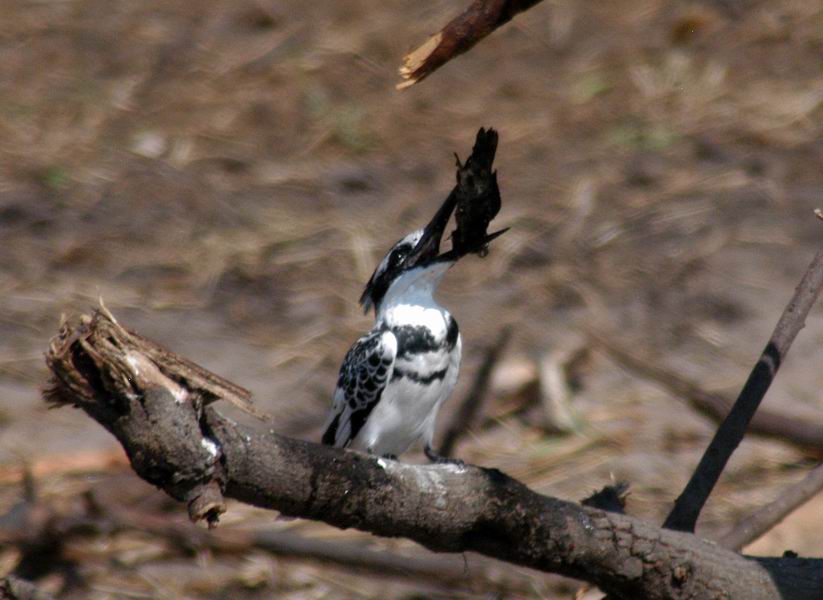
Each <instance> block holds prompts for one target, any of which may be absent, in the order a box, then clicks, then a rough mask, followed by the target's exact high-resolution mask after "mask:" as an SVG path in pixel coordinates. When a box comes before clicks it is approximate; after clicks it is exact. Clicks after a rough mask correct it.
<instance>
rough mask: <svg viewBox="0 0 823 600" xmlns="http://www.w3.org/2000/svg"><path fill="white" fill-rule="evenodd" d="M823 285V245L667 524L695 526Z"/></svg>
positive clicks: (689, 528)
mask: <svg viewBox="0 0 823 600" xmlns="http://www.w3.org/2000/svg"><path fill="white" fill-rule="evenodd" d="M821 288H823V250H820V251H819V252H818V253H817V254H816V255H815V257H814V259H812V262H811V264H810V265H809V268H808V269H807V270H806V273H805V275H803V279H802V280H801V281H800V284H799V285H798V286H797V289H796V290H795V292H794V296H792V299H791V300H790V301H789V304H788V305H787V306H786V308H785V310H784V311H783V314H782V315H780V320H779V321H778V322H777V325H776V326H775V328H774V332H773V333H772V336H771V338H770V339H769V342H768V343H767V344H766V348H765V349H764V350H763V353H762V354H761V355H760V358H759V359H758V361H757V363H756V364H755V366H754V368H753V369H752V372H751V374H750V375H749V378H748V379H747V380H746V383H745V384H744V385H743V389H742V390H741V391H740V395H739V396H738V397H737V401H736V402H735V403H734V406H732V409H731V411H730V412H729V414H728V415H727V416H726V418H725V419H724V420H723V422H722V423H720V426H719V427H718V428H717V432H716V433H715V434H714V438H712V441H711V442H710V443H709V446H708V448H706V451H705V453H704V454H703V457H702V458H701V459H700V463H699V464H698V465H697V468H696V469H695V471H694V473H693V474H692V477H691V479H689V482H688V484H686V487H685V488H684V490H683V493H681V494H680V496H679V497H678V498H677V501H676V502H675V504H674V508H673V509H672V511H671V512H670V513H669V516H668V517H666V521H665V523H663V526H664V527H666V528H668V529H676V530H679V531H694V528H695V525H696V524H697V518H698V516H699V515H700V511H701V510H702V509H703V505H704V504H705V503H706V500H708V498H709V495H710V494H711V492H712V489H714V486H715V484H716V483H717V480H718V479H719V478H720V474H721V473H722V472H723V469H724V468H725V466H726V463H727V462H728V460H729V458H730V457H731V455H732V453H733V452H734V451H735V449H736V448H737V446H738V444H740V441H741V440H742V439H743V436H744V435H745V434H746V428H747V427H748V426H749V422H750V421H751V420H752V417H753V416H754V414H755V412H756V411H757V408H758V407H759V406H760V401H761V400H763V396H765V395H766V391H768V389H769V386H770V385H771V383H772V381H773V380H774V377H775V375H777V370H778V369H779V368H780V365H781V363H782V362H783V361H784V360H785V358H786V354H787V353H788V352H789V348H791V345H792V342H793V341H794V338H795V337H796V336H797V334H798V332H799V331H800V330H801V329H802V328H803V326H804V325H805V324H806V316H807V315H808V314H809V311H810V310H811V308H812V306H813V305H814V303H815V301H816V300H817V297H818V295H819V294H820V289H821Z"/></svg>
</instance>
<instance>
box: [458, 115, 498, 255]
mask: <svg viewBox="0 0 823 600" xmlns="http://www.w3.org/2000/svg"><path fill="white" fill-rule="evenodd" d="M496 152H497V132H496V131H495V130H494V129H491V128H489V129H485V128H482V127H481V128H480V131H478V132H477V139H476V140H475V142H474V147H473V148H472V153H471V155H470V156H469V158H468V159H466V162H465V163H461V162H460V158H459V157H458V156H457V155H455V158H456V159H457V187H456V188H455V192H456V195H457V209H456V210H455V215H454V217H455V221H456V222H457V229H455V230H454V231H453V232H452V244H453V245H452V248H453V250H454V251H455V252H456V253H457V254H458V255H461V256H462V255H464V254H469V253H472V252H475V253H478V254H480V255H481V256H484V255H485V254H486V253H487V252H488V244H489V242H490V241H491V240H493V239H494V238H496V237H497V236H498V235H500V234H501V233H503V231H505V230H503V231H497V232H495V233H493V234H488V233H487V232H488V228H489V223H491V221H492V219H494V217H495V216H496V215H497V213H498V212H499V211H500V189H499V188H498V187H497V171H492V164H493V163H494V155H495V153H496Z"/></svg>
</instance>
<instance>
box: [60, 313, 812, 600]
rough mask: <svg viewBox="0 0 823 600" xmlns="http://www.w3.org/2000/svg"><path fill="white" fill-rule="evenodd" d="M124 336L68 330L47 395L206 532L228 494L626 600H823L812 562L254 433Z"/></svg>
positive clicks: (101, 326) (446, 473)
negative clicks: (109, 439) (98, 433)
mask: <svg viewBox="0 0 823 600" xmlns="http://www.w3.org/2000/svg"><path fill="white" fill-rule="evenodd" d="M124 332H125V330H123V329H122V328H120V326H119V325H118V324H117V323H116V321H114V320H113V318H111V316H110V315H108V313H105V312H103V311H98V312H97V313H96V314H95V315H94V317H92V318H85V319H84V320H81V322H80V324H79V325H77V326H72V325H70V324H67V325H65V326H64V328H63V330H61V333H60V335H59V336H58V337H57V338H55V340H54V341H53V342H52V345H51V348H50V351H49V354H48V356H47V360H48V363H49V366H50V367H51V369H52V371H53V373H54V380H53V387H52V389H51V390H50V392H49V396H48V397H49V398H50V399H51V400H52V401H59V402H62V403H70V404H73V405H75V406H78V407H80V408H82V409H83V410H85V411H86V412H87V413H88V414H89V415H90V416H92V417H93V418H95V419H96V420H98V421H99V422H100V423H101V424H102V425H103V426H104V427H106V428H107V429H108V430H109V431H111V432H112V433H113V434H114V435H115V436H116V437H117V439H118V440H119V441H120V442H121V443H122V444H123V446H124V448H125V449H126V452H127V453H128V455H129V457H130V459H131V461H132V465H133V467H134V468H135V471H136V472H137V473H138V474H139V475H140V476H141V477H143V478H144V479H146V480H147V481H149V482H151V483H153V484H154V485H157V486H158V487H160V488H162V489H164V490H165V491H166V492H168V493H169V494H170V495H172V496H173V497H175V498H177V499H179V500H183V501H186V502H188V503H189V513H190V515H191V517H192V518H193V519H195V520H197V519H205V520H207V521H208V522H209V523H210V524H214V523H216V520H217V517H218V516H219V514H220V512H221V511H222V510H223V502H222V496H223V495H225V496H226V497H232V498H236V499H237V500H240V501H242V502H246V503H249V504H253V505H255V506H259V507H263V508H269V509H274V510H278V511H280V512H281V513H283V514H285V515H289V516H295V517H303V518H308V519H315V520H320V521H324V522H326V523H329V524H330V525H334V526H336V527H341V528H348V527H354V528H357V529H360V530H363V531H368V532H371V533H374V534H375V535H380V536H386V537H405V538H409V539H412V540H414V541H416V542H418V543H420V544H422V545H423V546H426V547H427V548H430V549H431V550H434V551H436V552H463V551H474V552H479V553H481V554H485V555H487V556H491V557H493V558H497V559H500V560H504V561H508V562H511V563H515V564H519V565H523V566H527V567H532V568H535V569H538V570H542V571H547V572H553V573H559V574H562V575H567V576H571V577H576V578H578V579H583V580H586V581H589V582H591V583H594V584H596V585H598V586H599V587H600V588H601V589H603V590H604V591H606V592H609V593H613V594H616V595H618V596H621V597H624V598H648V599H650V600H656V599H661V600H662V599H664V598H674V599H686V598H694V599H715V598H728V599H740V600H767V599H768V600H774V599H778V598H782V599H783V600H806V599H812V598H815V599H819V598H821V590H823V560H820V559H799V558H794V557H787V558H781V559H756V558H748V557H744V556H741V555H739V554H736V553H734V552H732V551H730V550H727V549H724V548H721V547H719V546H717V545H715V544H713V543H710V542H707V541H704V540H701V539H699V538H697V537H695V536H694V535H692V534H689V533H682V532H677V531H671V530H664V529H661V528H659V527H657V526H655V525H653V524H650V523H646V522H643V521H641V520H639V519H636V518H632V517H628V516H624V515H620V514H616V513H610V512H606V511H603V510H599V509H596V508H591V507H583V506H580V505H578V504H575V503H572V502H566V501H563V500H559V499H556V498H552V497H549V496H544V495H541V494H537V493H535V492H533V491H531V490H530V489H528V488H527V487H526V486H525V485H523V484H522V483H520V482H518V481H515V480H514V479H511V478H510V477H508V476H506V475H505V474H503V473H501V472H500V471H497V470H494V469H484V468H480V467H475V466H465V467H462V466H456V465H425V466H420V465H407V464H403V463H400V462H397V461H392V460H384V459H378V458H374V457H370V456H367V455H363V454H359V453H356V452H351V451H346V450H339V449H336V448H329V447H326V446H321V445H319V444H314V443H310V442H306V441H302V440H297V439H293V438H288V437H285V436H281V435H278V434H275V433H274V432H273V431H269V432H266V433H260V432H256V431H253V430H251V429H250V428H247V427H243V426H241V425H238V424H236V423H233V422H232V421H230V420H228V419H226V418H224V417H222V416H221V415H220V414H219V413H218V412H217V410H215V408H214V407H213V406H209V407H207V408H205V409H204V408H202V404H201V403H198V402H196V401H192V399H194V398H196V397H197V396H198V391H197V390H191V389H188V390H186V393H184V394H181V393H180V389H179V388H180V384H179V382H178V381H176V379H177V377H176V374H175V372H174V370H173V369H172V370H169V369H168V368H165V369H161V368H160V365H157V366H156V368H154V369H153V368H151V367H150V366H149V364H148V363H146V362H144V361H145V360H148V359H146V358H145V355H140V356H138V354H137V353H138V350H137V349H135V348H134V347H133V346H129V347H128V350H127V353H126V356H127V357H128V360H126V359H123V357H122V356H120V351H119V350H118V345H116V344H112V343H111V340H112V339H113V338H117V337H118V336H123V335H126V333H124ZM123 347H125V346H123ZM203 506H207V507H212V510H206V511H205V512H204V511H203V510H202V507H203ZM193 507H195V509H193ZM196 507H200V510H198V509H196Z"/></svg>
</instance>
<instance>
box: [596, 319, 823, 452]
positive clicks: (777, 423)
mask: <svg viewBox="0 0 823 600" xmlns="http://www.w3.org/2000/svg"><path fill="white" fill-rule="evenodd" d="M587 336H588V337H589V339H590V340H591V342H592V343H593V344H595V345H596V346H597V347H598V348H600V349H601V350H603V351H604V352H606V354H608V355H609V356H610V357H611V358H612V359H613V360H615V361H616V362H617V363H618V364H620V365H621V366H622V367H624V368H626V369H628V370H629V371H632V372H633V373H635V374H637V375H639V376H641V377H644V378H646V379H649V380H650V381H653V382H655V383H657V384H659V385H661V386H662V387H664V388H665V389H667V390H669V391H670V392H671V393H672V395H673V396H674V397H675V398H678V399H680V400H684V401H685V402H687V403H688V404H689V405H690V406H691V407H692V408H694V409H695V410H696V411H697V412H699V413H701V414H703V415H706V416H707V417H709V418H710V419H712V420H714V421H717V422H720V421H722V420H723V419H724V418H725V417H726V416H727V415H728V414H729V411H730V410H731V408H732V405H733V401H732V399H731V398H728V397H726V396H724V395H722V394H718V393H715V392H709V391H707V390H705V389H703V387H701V386H700V384H699V383H697V382H696V381H692V380H690V379H687V378H685V377H683V376H682V375H681V374H680V373H678V372H676V371H673V370H670V369H667V368H665V367H663V366H661V365H660V364H658V363H657V359H655V358H653V357H651V356H647V355H643V354H640V353H639V352H637V351H636V350H630V349H629V348H627V347H626V346H624V345H623V344H621V343H619V342H618V341H617V340H616V338H615V337H614V336H608V335H605V334H604V333H601V332H596V331H594V330H592V329H589V330H588V331H587ZM749 432H750V433H756V434H760V435H765V436H768V437H774V438H777V439H780V440H783V441H784V442H790V443H792V444H797V445H798V446H801V447H802V448H804V449H806V450H811V451H814V452H816V453H821V452H823V421H810V420H808V419H798V418H797V417H792V416H791V415H786V414H782V413H778V412H775V411H773V410H768V409H761V410H758V411H757V412H756V413H755V415H754V417H753V418H752V420H751V423H749Z"/></svg>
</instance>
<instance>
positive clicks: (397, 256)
mask: <svg viewBox="0 0 823 600" xmlns="http://www.w3.org/2000/svg"><path fill="white" fill-rule="evenodd" d="M408 253H409V252H408V250H406V249H405V248H398V249H397V250H395V251H394V252H392V253H391V256H390V257H389V263H391V266H392V267H396V266H398V265H400V264H401V263H402V262H403V261H404V260H406V256H407V255H408Z"/></svg>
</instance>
